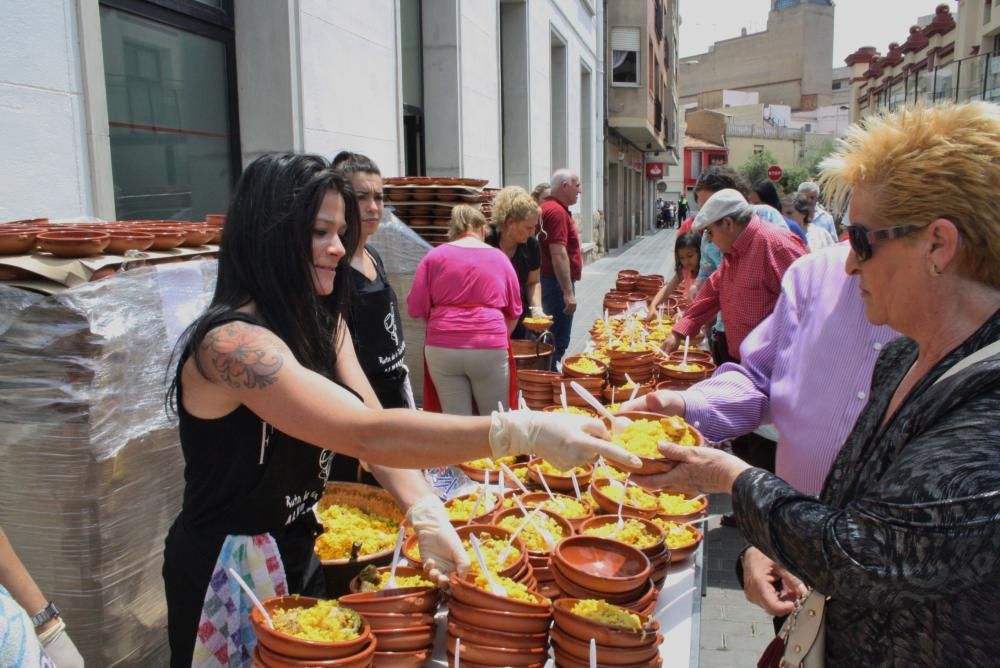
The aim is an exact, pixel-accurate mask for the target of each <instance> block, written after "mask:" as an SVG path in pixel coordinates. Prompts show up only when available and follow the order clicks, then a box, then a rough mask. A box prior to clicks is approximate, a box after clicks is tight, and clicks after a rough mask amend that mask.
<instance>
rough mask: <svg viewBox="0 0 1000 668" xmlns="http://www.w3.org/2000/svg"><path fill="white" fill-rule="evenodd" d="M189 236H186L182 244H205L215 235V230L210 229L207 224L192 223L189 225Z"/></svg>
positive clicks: (193, 245)
mask: <svg viewBox="0 0 1000 668" xmlns="http://www.w3.org/2000/svg"><path fill="white" fill-rule="evenodd" d="M186 229H187V236H186V237H185V238H184V243H182V244H181V245H182V246H188V247H192V248H193V247H197V246H204V245H205V244H207V243H208V242H210V241H211V240H212V237H213V236H215V230H210V229H208V228H207V227H205V226H201V227H199V226H197V225H192V226H190V227H187V228H186Z"/></svg>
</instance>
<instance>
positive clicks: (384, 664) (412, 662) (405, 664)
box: [375, 649, 431, 668]
mask: <svg viewBox="0 0 1000 668" xmlns="http://www.w3.org/2000/svg"><path fill="white" fill-rule="evenodd" d="M430 658H431V650H429V649H418V650H416V651H413V652H375V665H376V666H378V667H379V668H421V666H424V665H426V664H427V662H428V661H429V660H430Z"/></svg>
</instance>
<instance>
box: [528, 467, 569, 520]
mask: <svg viewBox="0 0 1000 668" xmlns="http://www.w3.org/2000/svg"><path fill="white" fill-rule="evenodd" d="M535 472H536V473H538V480H539V482H541V483H542V487H544V488H545V493H546V494H548V495H549V498H550V499H552V502H553V503H557V504H559V507H560V508H562V509H563V510H566V502H565V501H563V500H562V499H557V498H556V495H555V494H553V493H552V490H551V489H549V483H547V482H546V481H545V474H544V473H542V471H541V468H537V469H535Z"/></svg>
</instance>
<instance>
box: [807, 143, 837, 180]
mask: <svg viewBox="0 0 1000 668" xmlns="http://www.w3.org/2000/svg"><path fill="white" fill-rule="evenodd" d="M835 150H837V141H836V140H835V139H834V138H833V137H829V138H827V139H824V140H823V141H821V142H820V143H818V144H815V145H813V146H810V147H809V150H808V151H807V152H806V155H805V158H803V160H802V166H803V167H805V168H806V170H807V171H808V172H809V173H810V174H818V173H819V163H821V162H823V160H824V159H825V158H826V157H827V156H828V155H830V154H831V153H833V152H834V151H835Z"/></svg>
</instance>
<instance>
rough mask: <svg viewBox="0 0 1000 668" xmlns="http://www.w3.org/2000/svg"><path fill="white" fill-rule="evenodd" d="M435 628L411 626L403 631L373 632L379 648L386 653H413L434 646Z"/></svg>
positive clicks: (385, 630) (384, 630) (402, 629)
mask: <svg viewBox="0 0 1000 668" xmlns="http://www.w3.org/2000/svg"><path fill="white" fill-rule="evenodd" d="M434 631H435V626H434V625H433V624H428V625H426V626H411V627H409V628H401V629H380V630H374V629H373V630H372V634H373V635H374V636H375V640H376V641H377V644H378V648H379V649H381V650H382V651H384V652H412V651H414V650H421V649H427V648H429V647H430V646H431V645H433V644H434Z"/></svg>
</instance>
